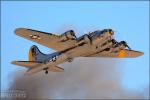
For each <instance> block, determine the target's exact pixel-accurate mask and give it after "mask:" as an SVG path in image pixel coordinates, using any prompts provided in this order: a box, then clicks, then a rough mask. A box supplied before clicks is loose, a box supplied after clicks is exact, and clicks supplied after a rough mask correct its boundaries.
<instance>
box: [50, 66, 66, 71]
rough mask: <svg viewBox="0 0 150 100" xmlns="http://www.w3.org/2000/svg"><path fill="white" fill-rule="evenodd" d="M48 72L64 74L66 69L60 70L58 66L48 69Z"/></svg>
mask: <svg viewBox="0 0 150 100" xmlns="http://www.w3.org/2000/svg"><path fill="white" fill-rule="evenodd" d="M48 71H52V72H63V71H64V69H63V68H60V67H58V66H51V67H49V68H48Z"/></svg>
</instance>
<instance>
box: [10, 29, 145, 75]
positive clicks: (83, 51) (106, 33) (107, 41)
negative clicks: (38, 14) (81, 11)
mask: <svg viewBox="0 0 150 100" xmlns="http://www.w3.org/2000/svg"><path fill="white" fill-rule="evenodd" d="M15 33H16V35H19V36H21V37H23V38H26V39H28V40H31V41H34V42H37V43H39V44H42V45H44V46H46V47H48V48H52V49H54V50H56V52H54V53H52V54H43V53H42V52H40V50H39V49H38V48H37V46H35V45H33V46H32V47H31V48H30V50H29V55H28V56H29V61H12V64H15V65H19V66H23V67H27V68H28V70H27V71H26V73H25V74H33V73H37V72H39V71H42V70H44V71H45V73H46V74H48V71H52V72H62V71H64V69H63V68H60V67H58V66H57V65H58V64H61V63H64V62H67V61H68V62H71V61H72V60H73V59H74V58H75V57H110V58H134V57H138V56H141V55H143V54H144V53H142V52H139V51H134V50H131V48H130V47H129V46H128V45H127V43H126V42H125V41H120V42H117V41H116V40H115V39H114V38H113V35H114V31H113V30H112V29H103V30H97V31H94V32H90V33H88V34H85V35H82V36H81V37H79V38H77V37H76V35H75V32H74V31H73V30H69V31H66V32H65V33H63V34H61V35H55V34H52V33H47V32H41V31H37V30H32V29H26V28H17V29H16V30H15Z"/></svg>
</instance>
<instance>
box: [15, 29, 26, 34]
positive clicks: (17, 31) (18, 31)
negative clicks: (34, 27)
mask: <svg viewBox="0 0 150 100" xmlns="http://www.w3.org/2000/svg"><path fill="white" fill-rule="evenodd" d="M22 30H25V28H16V29H15V31H14V32H15V33H16V34H19V33H20V32H21V31H22Z"/></svg>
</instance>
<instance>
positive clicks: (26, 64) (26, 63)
mask: <svg viewBox="0 0 150 100" xmlns="http://www.w3.org/2000/svg"><path fill="white" fill-rule="evenodd" d="M11 63H12V64H14V65H18V66H24V67H27V68H33V67H35V66H40V65H41V64H42V63H40V62H36V61H12V62H11Z"/></svg>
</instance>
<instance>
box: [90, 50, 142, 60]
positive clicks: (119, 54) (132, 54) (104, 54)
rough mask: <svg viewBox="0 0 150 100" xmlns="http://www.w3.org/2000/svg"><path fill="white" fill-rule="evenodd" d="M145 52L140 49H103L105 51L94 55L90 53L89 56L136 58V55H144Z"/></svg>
mask: <svg viewBox="0 0 150 100" xmlns="http://www.w3.org/2000/svg"><path fill="white" fill-rule="evenodd" d="M143 54H144V53H143V52H139V51H134V50H127V49H124V50H120V51H119V52H116V53H115V52H112V53H110V52H108V51H103V52H99V53H96V54H93V55H90V56H88V57H112V58H135V57H139V56H142V55H143Z"/></svg>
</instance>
